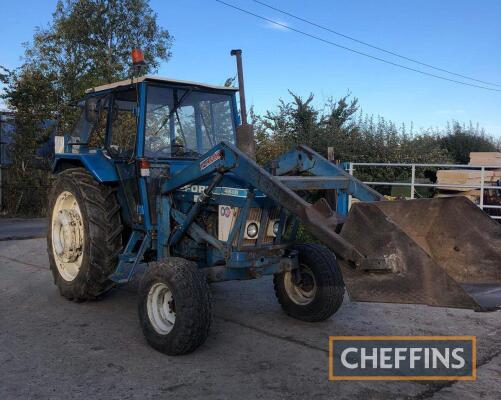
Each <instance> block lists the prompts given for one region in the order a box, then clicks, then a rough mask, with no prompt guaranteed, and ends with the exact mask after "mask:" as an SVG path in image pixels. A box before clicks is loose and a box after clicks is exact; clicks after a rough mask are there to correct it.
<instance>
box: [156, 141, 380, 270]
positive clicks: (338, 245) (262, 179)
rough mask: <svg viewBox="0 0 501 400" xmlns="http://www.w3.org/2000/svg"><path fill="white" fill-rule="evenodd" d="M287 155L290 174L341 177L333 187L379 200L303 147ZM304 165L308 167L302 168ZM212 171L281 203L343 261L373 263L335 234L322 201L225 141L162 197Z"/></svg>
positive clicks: (182, 173)
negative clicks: (313, 199)
mask: <svg viewBox="0 0 501 400" xmlns="http://www.w3.org/2000/svg"><path fill="white" fill-rule="evenodd" d="M289 154H291V156H290V157H287V158H285V159H284V161H283V163H282V165H284V166H285V165H286V167H284V169H285V168H290V170H291V171H292V170H301V169H303V170H306V169H307V170H308V171H309V172H312V171H313V172H316V173H318V174H324V173H325V174H326V175H328V177H332V178H336V177H338V178H341V179H337V180H333V181H332V183H331V186H332V188H336V189H345V190H352V191H353V193H354V194H355V193H357V194H358V195H359V196H360V197H361V198H364V199H366V198H367V199H370V200H376V199H379V198H380V196H376V194H374V193H372V189H370V188H368V187H366V186H365V185H364V184H363V183H361V182H359V181H356V180H355V179H354V178H353V177H351V176H350V175H348V174H346V173H344V171H342V170H340V169H339V168H338V167H334V168H328V166H327V165H325V163H324V162H323V161H325V162H327V163H328V161H327V160H325V159H323V158H322V157H321V156H320V155H318V154H316V153H314V152H313V151H312V150H310V149H308V148H306V147H302V148H299V149H298V152H297V153H289ZM303 155H304V156H303ZM305 157H306V158H307V159H308V164H305V163H303V164H299V165H298V163H297V161H298V160H301V158H305ZM294 160H296V168H294V165H293V162H294ZM305 166H306V167H307V168H304V167H305ZM215 172H219V173H222V174H225V173H228V172H231V173H232V174H234V175H236V176H237V177H239V178H240V179H242V180H243V181H245V182H246V183H247V184H248V187H249V188H251V189H252V188H255V189H258V190H260V191H262V192H263V193H265V194H266V195H267V196H269V197H270V198H271V199H273V200H274V201H275V202H276V203H277V204H280V206H282V207H284V208H285V209H286V210H288V211H289V212H291V213H292V214H293V215H294V216H296V217H297V218H299V220H301V222H303V223H304V224H305V226H306V228H307V229H308V230H309V231H310V232H311V233H312V234H313V235H314V236H315V237H316V238H318V239H319V240H321V241H322V242H324V243H325V244H326V245H327V246H328V247H330V248H331V250H332V251H334V252H335V253H336V254H337V255H338V256H339V257H341V258H342V259H344V260H346V261H349V262H352V263H354V264H355V265H356V266H363V265H365V264H367V263H369V262H370V263H374V262H375V261H374V260H367V258H366V257H365V256H364V255H363V254H362V253H360V252H359V251H358V250H357V249H356V248H355V247H354V246H353V245H352V244H351V243H350V242H349V241H347V240H346V239H344V238H342V237H341V236H340V235H338V234H337V233H336V231H335V229H336V226H337V219H336V216H335V213H334V212H333V211H332V210H331V209H330V207H329V205H328V204H327V202H326V201H325V200H324V199H321V200H320V201H317V202H316V203H314V204H311V203H308V202H307V201H306V200H304V199H303V198H302V197H301V196H299V195H298V194H297V193H295V192H294V191H293V190H292V189H291V188H290V187H289V186H288V185H287V184H286V182H284V179H283V178H282V177H280V176H274V175H272V174H271V173H270V172H268V171H267V170H265V169H264V168H262V167H260V166H259V165H258V164H257V163H256V162H255V161H253V160H252V159H251V158H249V157H248V156H247V155H245V154H244V153H243V152H242V151H240V150H239V149H238V148H236V147H234V146H232V145H231V144H228V143H225V142H222V143H220V144H219V145H217V146H215V147H214V148H213V149H212V150H210V151H209V152H208V153H206V154H205V155H204V156H203V157H202V158H201V159H200V160H199V161H198V162H194V163H193V164H192V165H190V166H188V167H186V168H185V169H183V170H182V171H180V172H179V173H177V174H175V175H174V176H172V178H171V179H169V181H167V182H166V183H164V185H163V186H162V194H168V193H172V192H173V191H175V190H177V189H179V188H182V187H184V186H186V185H190V184H194V183H196V182H197V181H198V180H200V179H202V178H204V177H206V176H208V175H211V174H213V173H215ZM329 174H330V175H329ZM287 178H288V177H287ZM308 178H309V177H301V176H297V177H295V182H294V183H293V184H294V185H298V184H299V185H304V186H305V187H307V186H308ZM285 180H287V179H285ZM289 181H290V180H289ZM298 182H299V183H298ZM358 187H361V188H363V192H360V191H359V189H357V188H358ZM350 188H351V189H350ZM312 189H314V188H312ZM360 193H362V194H360Z"/></svg>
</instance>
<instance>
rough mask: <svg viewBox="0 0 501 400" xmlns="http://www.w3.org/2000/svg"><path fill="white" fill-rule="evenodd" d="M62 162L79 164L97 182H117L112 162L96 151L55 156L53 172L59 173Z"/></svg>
mask: <svg viewBox="0 0 501 400" xmlns="http://www.w3.org/2000/svg"><path fill="white" fill-rule="evenodd" d="M64 160H68V161H70V162H75V163H80V164H81V165H82V166H83V167H84V168H85V169H86V170H87V171H89V172H90V173H91V174H92V176H93V177H94V178H96V180H97V181H98V182H102V183H110V182H118V175H117V171H116V169H115V166H114V164H113V162H112V161H111V160H110V159H109V158H107V157H105V156H104V154H103V152H102V151H100V150H97V151H96V152H95V153H75V154H72V153H63V154H56V156H55V159H54V163H53V165H52V171H53V172H59V170H60V168H61V164H62V163H63V161H64Z"/></svg>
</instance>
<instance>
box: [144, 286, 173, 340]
mask: <svg viewBox="0 0 501 400" xmlns="http://www.w3.org/2000/svg"><path fill="white" fill-rule="evenodd" d="M146 307H147V309H148V318H149V320H150V323H151V325H152V326H153V328H154V329H155V331H156V332H157V333H159V334H160V335H166V334H168V333H169V332H170V331H171V330H172V328H174V324H175V322H176V308H175V303H174V297H173V295H172V291H171V290H170V288H169V287H168V286H167V285H166V284H165V283H161V282H158V283H155V284H154V285H153V286H152V287H151V288H150V291H149V292H148V301H147V303H146Z"/></svg>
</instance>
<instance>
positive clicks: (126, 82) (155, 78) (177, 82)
mask: <svg viewBox="0 0 501 400" xmlns="http://www.w3.org/2000/svg"><path fill="white" fill-rule="evenodd" d="M143 81H148V82H159V83H167V84H168V83H172V84H175V85H187V86H197V87H200V88H205V89H215V90H232V91H238V88H236V87H226V86H215V85H208V84H206V83H200V82H190V81H182V80H179V79H171V78H163V77H159V76H152V75H145V76H141V77H139V78H134V81H132V80H131V79H127V80H124V81H120V82H114V83H109V84H107V85H101V86H96V87H93V88H90V89H87V90H86V91H85V93H94V92H100V91H102V90H108V89H114V88H118V87H121V86H129V85H131V84H133V83H134V84H135V83H140V82H143Z"/></svg>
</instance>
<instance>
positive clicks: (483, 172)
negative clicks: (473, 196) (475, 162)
mask: <svg viewBox="0 0 501 400" xmlns="http://www.w3.org/2000/svg"><path fill="white" fill-rule="evenodd" d="M481 171H482V174H481V177H480V209H481V210H483V209H484V186H485V167H482V169H481Z"/></svg>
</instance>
